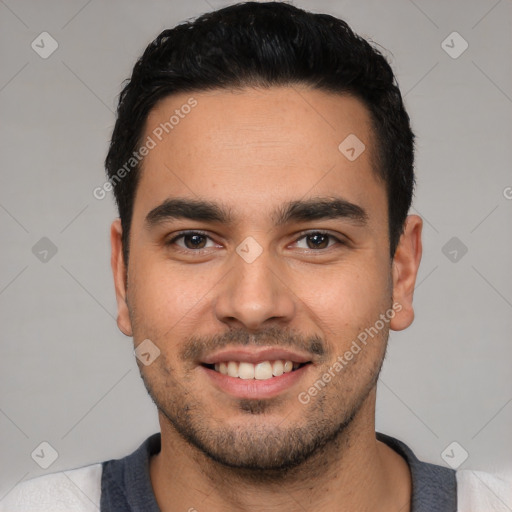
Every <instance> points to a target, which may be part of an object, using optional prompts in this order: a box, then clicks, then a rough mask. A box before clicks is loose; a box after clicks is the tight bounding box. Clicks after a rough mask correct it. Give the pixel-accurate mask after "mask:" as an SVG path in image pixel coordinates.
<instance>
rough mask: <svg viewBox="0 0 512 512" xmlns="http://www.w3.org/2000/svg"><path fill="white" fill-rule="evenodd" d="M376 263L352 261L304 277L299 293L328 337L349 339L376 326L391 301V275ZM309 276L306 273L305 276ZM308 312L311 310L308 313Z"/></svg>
mask: <svg viewBox="0 0 512 512" xmlns="http://www.w3.org/2000/svg"><path fill="white" fill-rule="evenodd" d="M383 268H385V267H379V266H378V265H376V264H375V260H373V264H368V265H358V264H350V265H346V266H343V267H342V266H340V267H338V268H337V269H333V270H332V271H329V272H326V273H324V274H319V273H316V272H315V274H316V275H312V276H310V277H311V279H303V280H302V284H300V285H299V284H298V283H297V286H300V291H299V292H298V293H297V295H298V296H299V297H300V299H301V301H302V302H303V303H304V304H305V306H306V308H307V309H308V310H310V312H312V313H313V314H314V315H315V317H316V320H317V322H318V324H319V326H320V327H321V328H322V329H323V330H324V331H325V336H326V337H327V338H329V337H333V336H334V337H336V338H337V339H344V340H346V339H347V337H349V336H356V335H357V334H358V332H360V331H361V330H364V329H365V328H366V327H368V326H369V325H373V324H374V322H375V321H376V319H377V318H378V317H379V315H380V314H381V313H384V312H385V311H386V310H387V309H388V308H389V306H390V303H391V292H390V286H389V275H388V273H387V272H383V270H382V269H383ZM303 277H304V278H305V276H303ZM306 314H307V313H306Z"/></svg>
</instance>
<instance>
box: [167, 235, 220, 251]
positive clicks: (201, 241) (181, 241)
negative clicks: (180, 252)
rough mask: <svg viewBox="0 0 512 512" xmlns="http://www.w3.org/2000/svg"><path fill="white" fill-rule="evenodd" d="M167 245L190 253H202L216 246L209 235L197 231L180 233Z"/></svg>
mask: <svg viewBox="0 0 512 512" xmlns="http://www.w3.org/2000/svg"><path fill="white" fill-rule="evenodd" d="M208 244H209V245H208ZM167 245H170V246H172V245H176V246H178V247H179V248H180V249H184V250H190V251H200V250H201V249H209V248H211V247H214V246H215V244H214V243H213V241H212V240H211V239H210V237H209V236H208V235H205V234H203V233H200V232H197V231H190V232H182V233H179V234H178V235H176V236H175V237H174V238H172V239H171V240H169V241H168V242H167Z"/></svg>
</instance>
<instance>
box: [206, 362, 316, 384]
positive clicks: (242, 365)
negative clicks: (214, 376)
mask: <svg viewBox="0 0 512 512" xmlns="http://www.w3.org/2000/svg"><path fill="white" fill-rule="evenodd" d="M307 364H310V361H308V362H306V363H294V362H293V361H289V360H281V359H278V360H275V361H262V362H260V363H256V364H253V363H249V362H245V361H240V362H239V361H226V362H224V361H222V362H220V363H215V364H206V363H203V364H202V366H204V367H205V368H208V369H210V370H214V371H216V372H218V373H220V374H221V375H225V376H227V377H233V378H238V379H243V380H269V379H273V378H276V377H280V376H281V375H283V374H285V373H291V372H293V371H295V370H298V369H299V368H302V367H303V366H305V365H307Z"/></svg>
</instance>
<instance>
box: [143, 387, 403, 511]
mask: <svg viewBox="0 0 512 512" xmlns="http://www.w3.org/2000/svg"><path fill="white" fill-rule="evenodd" d="M374 418H375V390H374V391H372V393H370V395H369V396H368V398H367V400H366V402H365V403H364V404H363V407H361V409H360V410H359V412H358V414H357V415H356V417H354V419H353V421H352V422H351V423H350V424H349V425H348V427H347V428H346V429H344V430H343V431H342V432H340V433H339V435H338V436H337V437H336V438H334V439H332V440H331V441H330V442H329V443H327V444H326V445H325V446H324V447H323V448H322V449H319V450H318V451H317V452H316V453H315V454H314V455H313V456H312V457H310V458H309V459H308V460H307V461H305V462H304V463H302V464H301V465H300V466H298V467H295V468H293V469H289V470H287V471H285V472H278V471H275V472H265V473H261V472H257V473H256V472H254V471H251V470H240V469H234V468H229V467H226V466H223V465H221V464H219V463H217V462H215V461H212V460H211V459H210V458H209V457H207V456H206V455H204V454H203V453H201V452H199V451H198V450H197V449H196V448H194V447H191V446H190V445H189V444H188V443H187V442H186V441H184V440H183V439H182V438H181V437H180V436H179V435H178V434H177V433H176V432H175V431H174V429H173V428H172V427H171V426H170V425H169V424H168V422H167V420H166V419H165V420H164V419H163V418H162V417H160V424H161V428H162V447H161V451H160V453H159V454H157V455H155V456H153V457H152V458H151V460H150V476H151V481H152V485H153V489H154V492H155V496H156V499H157V502H158V505H159V507H160V509H161V510H162V512H168V511H169V512H170V511H171V510H191V511H193V510H194V509H195V510H197V511H202V510H208V511H211V512H217V511H219V512H220V511H223V512H225V511H230V512H231V511H233V512H234V511H237V512H238V511H251V512H263V511H269V510H278V509H279V510H282V509H283V507H285V509H286V510H287V511H290V512H295V511H297V512H299V511H300V512H304V511H306V512H310V511H314V510H323V511H325V512H331V511H332V512H334V511H336V512H339V511H340V510H346V511H349V510H358V511H366V510H368V511H370V510H379V511H382V512H387V511H394V512H397V511H400V512H406V511H409V510H410V496H411V476H410V472H409V468H408V466H407V463H406V462H405V460H404V459H403V458H402V457H401V456H400V455H398V454H397V453H396V452H394V451H393V450H392V449H391V448H389V447H388V446H387V445H385V444H383V443H381V442H379V441H377V439H376V438H375V424H374Z"/></svg>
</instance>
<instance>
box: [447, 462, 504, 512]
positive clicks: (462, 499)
mask: <svg viewBox="0 0 512 512" xmlns="http://www.w3.org/2000/svg"><path fill="white" fill-rule="evenodd" d="M456 477H457V502H458V510H460V511H462V512H464V511H471V512H491V511H492V512H510V510H512V471H510V472H508V474H507V473H505V472H496V473H486V472H484V471H473V470H471V469H464V470H459V471H457V473H456Z"/></svg>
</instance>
